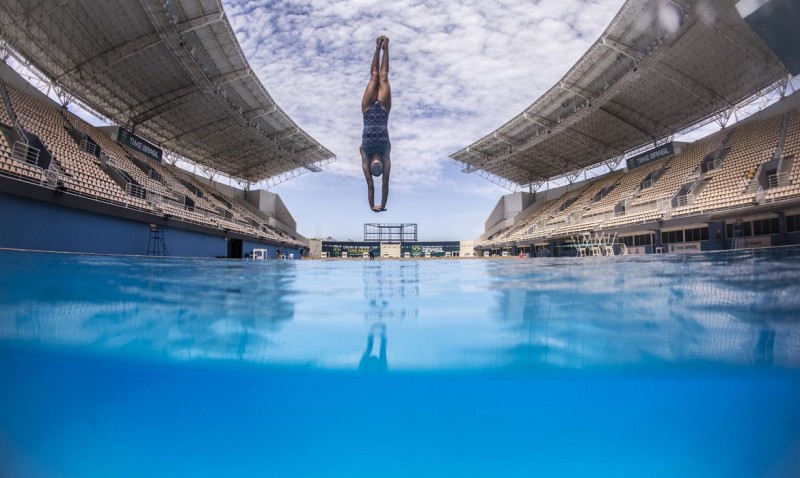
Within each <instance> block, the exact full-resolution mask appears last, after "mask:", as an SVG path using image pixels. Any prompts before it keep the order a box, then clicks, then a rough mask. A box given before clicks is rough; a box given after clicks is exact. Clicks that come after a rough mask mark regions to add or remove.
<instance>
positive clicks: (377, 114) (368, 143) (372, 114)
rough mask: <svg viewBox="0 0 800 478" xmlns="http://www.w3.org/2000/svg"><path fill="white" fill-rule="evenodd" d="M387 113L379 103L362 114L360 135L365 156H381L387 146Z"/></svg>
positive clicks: (373, 104)
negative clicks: (362, 129)
mask: <svg viewBox="0 0 800 478" xmlns="http://www.w3.org/2000/svg"><path fill="white" fill-rule="evenodd" d="M388 123H389V113H387V112H386V110H384V109H383V106H381V104H380V103H379V102H377V101H376V102H375V103H372V106H370V107H369V108H367V111H365V112H364V133H363V134H362V135H361V146H363V147H364V152H365V153H367V156H370V155H373V154H375V153H379V154H381V155H382V154H383V153H384V152H386V148H387V147H388V146H389V127H388Z"/></svg>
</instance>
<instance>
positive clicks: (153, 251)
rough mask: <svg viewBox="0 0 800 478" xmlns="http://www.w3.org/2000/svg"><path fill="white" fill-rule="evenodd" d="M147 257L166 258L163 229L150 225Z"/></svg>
mask: <svg viewBox="0 0 800 478" xmlns="http://www.w3.org/2000/svg"><path fill="white" fill-rule="evenodd" d="M147 255H148V256H168V255H169V253H168V252H167V245H166V244H165V243H164V229H162V228H161V227H159V226H158V225H157V224H150V241H149V242H148V244H147Z"/></svg>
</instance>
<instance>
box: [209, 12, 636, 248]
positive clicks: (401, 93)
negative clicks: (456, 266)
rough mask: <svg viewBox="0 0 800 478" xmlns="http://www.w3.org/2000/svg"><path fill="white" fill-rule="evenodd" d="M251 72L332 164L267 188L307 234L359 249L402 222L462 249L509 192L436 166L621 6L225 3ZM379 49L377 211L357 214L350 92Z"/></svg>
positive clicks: (567, 58) (504, 116)
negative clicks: (387, 170) (386, 145)
mask: <svg viewBox="0 0 800 478" xmlns="http://www.w3.org/2000/svg"><path fill="white" fill-rule="evenodd" d="M223 4H224V7H225V11H226V14H227V16H228V19H229V21H230V22H231V24H232V25H233V27H234V30H235V32H236V36H237V37H238V39H239V42H240V43H241V46H242V50H243V51H244V54H245V56H246V57H247V59H248V61H249V62H250V65H251V66H252V68H253V69H254V71H255V72H256V73H257V75H258V77H259V78H260V80H261V82H262V83H263V84H264V86H265V87H266V88H267V91H269V93H270V95H272V96H273V98H274V99H275V100H276V101H277V102H278V105H279V106H280V107H281V108H282V109H283V110H284V111H286V112H287V113H288V114H289V115H290V116H291V118H292V119H293V120H294V121H295V122H297V123H298V124H299V125H300V127H302V128H303V129H304V130H305V131H306V132H308V133H309V134H310V135H312V136H313V137H314V138H315V139H317V140H318V141H320V142H321V143H322V144H324V145H325V146H326V147H328V148H329V149H330V150H331V151H333V152H334V153H335V154H336V156H337V161H336V162H334V163H332V164H330V165H329V166H326V167H325V168H324V170H323V172H321V173H316V174H306V175H303V176H300V177H298V178H296V179H293V180H291V181H288V182H286V183H283V184H280V185H278V186H275V187H273V188H271V189H270V191H273V192H276V193H278V194H280V195H281V197H282V198H283V200H284V202H285V203H286V205H287V206H288V207H289V210H290V211H291V212H292V214H293V215H294V217H295V219H296V220H297V224H298V231H299V232H300V233H301V234H303V235H305V236H307V237H313V236H319V235H321V236H333V237H335V238H337V239H340V240H343V239H354V240H359V239H361V237H362V234H363V224H364V223H365V222H384V223H399V222H414V223H418V224H419V238H420V240H463V239H473V238H475V237H477V236H478V235H480V234H481V233H482V232H483V224H484V221H485V220H486V218H487V216H488V215H489V213H490V212H491V210H492V208H493V207H494V205H495V204H496V202H497V200H498V199H499V197H500V196H501V195H502V194H505V193H507V192H508V191H507V190H505V189H502V188H500V187H499V186H496V185H494V184H492V183H491V182H489V181H487V180H485V179H483V178H480V177H478V176H476V175H473V174H464V173H462V172H461V171H460V168H459V167H458V166H457V165H455V164H453V163H452V162H450V160H449V158H448V156H449V155H450V154H452V153H453V152H455V151H457V150H459V149H461V148H463V147H464V146H467V145H469V144H470V143H472V142H473V141H475V140H477V139H479V138H480V137H482V136H484V135H485V134H487V133H490V132H491V131H493V130H494V129H496V128H497V127H498V126H500V125H502V124H503V123H505V122H506V121H508V120H509V119H511V118H512V117H513V116H515V115H517V114H518V113H520V112H521V111H522V110H523V109H524V108H526V107H527V106H529V105H530V104H531V103H533V101H534V100H536V99H537V98H538V97H539V96H541V94H542V93H544V92H545V91H547V89H549V88H550V87H551V86H552V85H553V84H555V83H556V82H557V81H558V80H559V79H560V78H561V77H562V76H563V75H564V74H565V73H566V72H567V70H568V69H569V68H570V67H571V66H572V65H573V64H574V63H575V61H576V60H578V59H579V58H580V57H581V55H583V53H584V52H586V50H587V49H588V48H589V46H590V45H591V44H592V43H593V42H594V41H595V40H597V38H598V37H599V36H600V34H601V33H602V32H603V30H604V29H605V28H606V26H607V25H608V24H609V23H610V21H611V20H612V19H613V17H614V15H616V13H617V11H618V10H619V8H620V7H621V6H622V4H623V0H538V1H518V0H517V1H506V0H484V1H480V0H476V1H471V0H458V1H440V0H418V1H413V0H407V1H391V2H389V1H373V0H347V1H341V0H263V1H246V0H241V1H239V0H224V1H223ZM378 35H387V36H388V37H389V38H390V39H391V43H390V66H391V72H390V80H391V84H392V102H393V104H392V112H391V115H390V118H389V134H390V137H391V140H392V176H391V183H392V184H391V189H390V196H389V201H388V205H387V207H388V211H386V212H382V213H374V212H372V211H371V210H370V209H369V206H368V204H367V198H366V184H365V181H364V177H363V174H362V173H361V170H360V157H359V156H358V146H359V143H360V141H361V127H362V123H361V122H362V119H361V111H360V103H361V96H362V94H363V92H364V87H365V85H366V82H367V79H368V77H369V64H370V60H371V57H372V52H373V50H374V45H375V38H376V37H377V36H378Z"/></svg>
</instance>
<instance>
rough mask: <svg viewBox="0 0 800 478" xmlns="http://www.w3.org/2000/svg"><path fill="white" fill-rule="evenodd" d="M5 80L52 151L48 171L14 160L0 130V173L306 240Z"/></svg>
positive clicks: (25, 123)
mask: <svg viewBox="0 0 800 478" xmlns="http://www.w3.org/2000/svg"><path fill="white" fill-rule="evenodd" d="M1 86H4V87H5V88H4V89H5V92H6V93H7V95H8V98H9V100H10V102H11V105H12V107H13V113H12V114H15V115H16V117H17V118H18V121H19V124H20V126H21V127H22V128H23V129H24V130H25V131H28V132H30V133H33V134H35V135H36V136H37V137H39V139H40V140H41V141H42V143H43V144H44V145H45V147H46V148H47V150H48V151H49V152H50V153H51V154H52V157H53V161H52V163H51V166H50V167H49V168H48V170H47V171H43V170H42V168H40V167H38V166H35V165H31V164H27V163H25V162H22V161H19V160H15V159H12V158H11V151H12V146H11V145H10V144H8V141H7V140H6V138H5V135H4V134H0V172H2V173H3V174H5V175H9V176H13V177H17V178H19V179H24V180H28V181H32V182H37V183H43V182H44V180H45V179H48V180H49V182H51V183H52V184H50V185H51V186H55V185H56V184H58V185H59V186H61V187H62V188H63V190H64V192H66V193H70V194H77V195H81V196H85V197H89V198H92V199H97V200H100V201H104V202H110V203H113V204H117V205H120V206H125V207H133V208H137V209H141V210H145V211H149V212H155V213H158V214H165V215H169V216H171V217H174V218H179V219H181V220H184V221H187V222H192V223H196V224H202V225H206V226H209V227H213V228H218V229H225V230H230V231H235V232H239V233H242V234H247V235H251V236H254V237H263V238H268V239H271V240H274V241H277V242H282V243H285V244H287V245H291V246H302V243H300V242H299V241H297V240H296V239H294V238H293V237H292V236H291V235H289V234H288V233H286V232H284V231H281V230H279V229H277V228H275V227H273V226H270V225H268V224H267V221H268V219H267V218H266V217H264V216H262V215H261V214H260V213H259V212H256V211H254V210H253V209H254V208H251V209H248V208H247V207H246V206H243V205H242V204H240V203H238V202H237V201H236V200H235V199H232V198H227V199H225V198H224V195H222V194H221V193H219V192H218V191H212V190H211V189H212V188H211V187H210V186H208V185H206V184H204V183H202V182H199V181H196V180H195V179H194V178H193V177H192V176H191V175H190V174H188V173H187V172H185V171H183V170H182V169H180V168H177V167H173V166H167V165H165V164H162V163H159V162H157V161H153V160H151V159H150V158H147V157H145V156H144V155H142V154H140V153H139V152H137V151H135V150H132V149H129V148H127V147H125V146H123V145H121V144H119V143H117V142H116V141H114V140H112V139H111V138H109V137H108V136H107V134H106V133H104V132H103V131H100V130H99V129H97V128H95V127H94V126H92V125H90V124H89V123H87V122H86V121H84V120H83V119H81V118H80V117H78V116H76V115H74V114H72V113H71V112H69V111H67V110H66V109H65V108H59V107H58V106H56V105H55V104H54V103H49V102H46V101H42V100H39V99H37V98H34V97H32V96H31V95H28V94H27V93H25V92H23V91H21V90H19V89H17V88H15V87H14V86H13V85H9V84H6V83H4V84H3V85H1ZM0 106H2V108H0V111H2V112H3V114H0V122H7V123H12V122H13V121H12V120H11V115H10V114H9V112H8V111H6V108H5V103H2V104H0ZM70 131H72V132H73V134H70ZM75 135H85V136H79V137H83V138H84V139H86V140H87V143H88V142H90V141H91V142H95V143H96V144H97V145H98V146H99V147H100V151H101V153H100V154H99V155H95V154H91V153H89V152H87V151H86V150H84V149H82V147H81V145H79V144H78V142H77V140H76V136H75ZM98 156H99V157H98ZM104 168H105V169H104ZM110 169H115V170H116V171H117V173H118V176H119V179H118V180H119V181H120V182H119V183H118V182H116V181H115V180H114V179H112V177H111V176H110V174H111V171H110ZM107 171H108V172H107ZM45 173H47V174H46V175H47V178H45V177H44V174H45ZM123 179H124V182H123V181H122V180H123ZM186 185H189V187H187V186H186ZM192 189H194V190H192ZM187 198H189V199H190V200H191V201H187ZM192 203H194V204H193V205H191V206H190V205H187V204H192Z"/></svg>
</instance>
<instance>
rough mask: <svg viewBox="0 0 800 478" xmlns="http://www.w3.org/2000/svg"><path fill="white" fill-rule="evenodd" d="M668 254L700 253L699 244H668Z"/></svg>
mask: <svg viewBox="0 0 800 478" xmlns="http://www.w3.org/2000/svg"><path fill="white" fill-rule="evenodd" d="M669 252H677V253H681V254H685V253H688V252H700V243H699V242H684V243H681V244H670V245H669Z"/></svg>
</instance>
